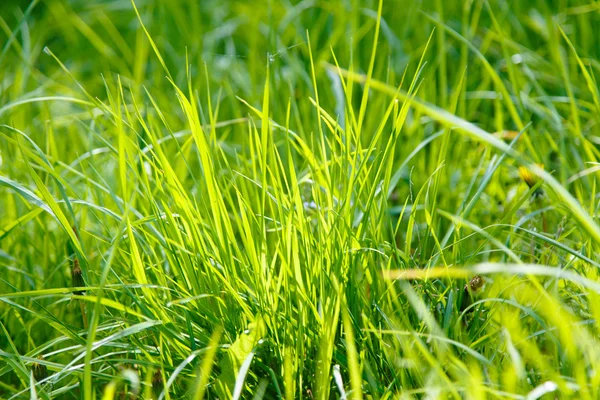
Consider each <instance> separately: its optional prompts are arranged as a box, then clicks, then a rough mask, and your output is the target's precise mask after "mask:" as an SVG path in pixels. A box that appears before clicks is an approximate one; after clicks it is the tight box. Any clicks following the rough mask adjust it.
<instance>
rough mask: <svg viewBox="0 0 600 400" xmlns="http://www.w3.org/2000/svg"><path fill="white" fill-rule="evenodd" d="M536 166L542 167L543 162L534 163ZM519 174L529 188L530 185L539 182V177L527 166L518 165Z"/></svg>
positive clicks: (532, 185)
mask: <svg viewBox="0 0 600 400" xmlns="http://www.w3.org/2000/svg"><path fill="white" fill-rule="evenodd" d="M536 165H537V166H538V167H540V168H542V169H544V165H543V164H536ZM519 176H520V177H521V179H523V181H524V182H525V183H526V184H527V186H529V188H530V189H531V188H532V187H534V186H535V185H537V183H538V182H539V180H540V178H539V177H538V176H537V175H535V174H533V173H532V172H531V171H530V170H529V168H527V167H524V166H520V167H519Z"/></svg>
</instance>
